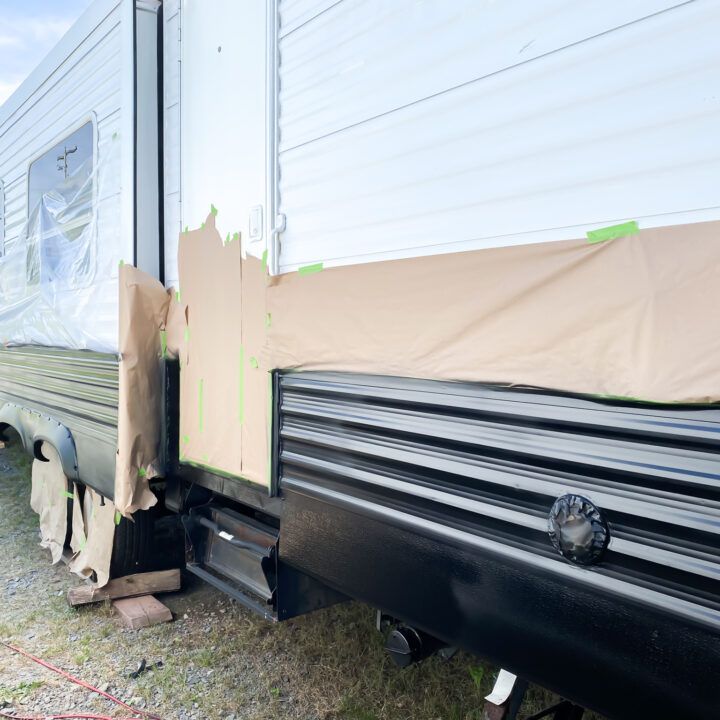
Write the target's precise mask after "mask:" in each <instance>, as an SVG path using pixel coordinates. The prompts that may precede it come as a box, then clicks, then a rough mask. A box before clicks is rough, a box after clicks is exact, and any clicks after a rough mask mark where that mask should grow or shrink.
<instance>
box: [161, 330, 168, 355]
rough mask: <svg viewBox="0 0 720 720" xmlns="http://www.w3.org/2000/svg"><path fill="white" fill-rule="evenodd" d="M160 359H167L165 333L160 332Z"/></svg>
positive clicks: (163, 331)
mask: <svg viewBox="0 0 720 720" xmlns="http://www.w3.org/2000/svg"><path fill="white" fill-rule="evenodd" d="M160 357H161V358H162V359H163V360H164V359H165V358H166V357H167V331H166V330H161V331H160Z"/></svg>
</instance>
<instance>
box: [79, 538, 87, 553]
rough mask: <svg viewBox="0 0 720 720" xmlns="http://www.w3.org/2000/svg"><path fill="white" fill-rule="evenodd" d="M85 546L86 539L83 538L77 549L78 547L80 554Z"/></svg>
mask: <svg viewBox="0 0 720 720" xmlns="http://www.w3.org/2000/svg"><path fill="white" fill-rule="evenodd" d="M86 545H87V538H83V539H82V540H81V541H80V545H79V547H80V552H82V551H83V550H84V549H85V546H86Z"/></svg>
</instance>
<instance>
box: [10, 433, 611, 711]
mask: <svg viewBox="0 0 720 720" xmlns="http://www.w3.org/2000/svg"><path fill="white" fill-rule="evenodd" d="M29 475H30V465H29V461H28V459H27V458H26V457H25V456H24V455H23V454H22V453H21V451H20V449H19V447H18V443H17V442H15V443H13V444H11V445H10V446H9V447H8V448H7V449H5V450H0V498H2V502H1V503H0V557H1V558H2V560H0V593H1V594H2V604H1V605H0V639H2V640H5V641H7V642H11V643H13V644H15V645H18V646H20V647H22V648H23V649H25V650H27V651H28V652H31V653H33V654H34V655H37V656H39V657H41V658H43V659H44V660H46V661H49V662H51V663H53V664H55V665H57V666H59V667H61V668H62V669H64V670H65V671H67V672H70V673H72V674H73V675H75V676H77V677H80V678H82V679H83V680H85V681H86V682H89V683H91V684H93V685H94V686H95V687H98V688H100V689H101V690H105V691H106V692H110V693H111V694H113V695H115V696H117V697H119V698H120V699H122V700H124V701H125V702H127V703H128V704H130V705H132V706H133V707H136V708H141V709H146V710H149V711H152V712H153V713H155V714H157V715H159V716H161V717H162V718H165V719H166V720H175V719H177V720H189V719H190V718H192V719H195V718H198V719H199V718H202V719H209V720H264V719H266V718H267V719H269V718H282V719H283V720H405V719H407V720H410V719H412V720H479V718H480V717H481V711H480V709H481V707H482V698H483V696H484V695H486V694H487V693H488V692H489V691H490V688H491V685H492V682H493V679H494V676H495V670H494V669H493V668H491V667H489V666H485V665H482V664H481V663H479V661H478V660H477V659H476V658H473V657H471V656H469V655H466V654H463V653H458V654H457V655H456V656H455V657H453V658H452V659H451V660H448V661H444V660H441V659H440V658H437V657H434V658H430V659H429V660H426V661H424V662H422V663H420V664H418V665H415V666H413V667H411V668H409V669H407V670H398V669H397V668H395V667H394V666H393V664H392V661H390V660H389V658H388V657H387V656H386V654H385V653H384V651H383V649H382V638H381V637H380V636H379V634H378V633H377V632H376V631H375V629H374V612H373V610H372V609H371V608H368V607H366V606H363V605H360V604H355V603H353V604H347V605H343V606H338V607H335V608H330V609H328V610H325V611H321V612H317V613H313V614H312V615H309V616H306V617H302V618H298V619H297V620H294V621H290V622H287V623H282V624H280V625H277V626H273V625H271V624H269V623H267V622H265V621H263V620H261V619H259V618H257V617H255V616H254V615H252V614H251V613H249V612H248V611H246V610H245V609H244V608H242V607H240V606H239V605H237V604H236V603H234V602H233V601H232V600H229V599H228V598H227V597H225V596H224V595H223V594H221V593H219V592H217V591H216V590H214V589H213V588H211V587H209V586H207V585H205V584H203V583H201V582H199V581H196V580H195V579H194V578H193V577H188V576H184V578H183V583H184V588H183V590H182V592H179V593H173V594H169V595H163V596H161V599H162V601H163V602H164V603H165V604H166V605H167V606H168V607H169V608H170V609H171V610H172V612H173V615H174V618H175V620H174V622H172V623H167V624H164V625H159V626H155V627H152V628H145V629H142V630H139V631H135V632H133V631H129V630H126V629H124V628H122V627H121V626H120V625H119V624H118V622H117V620H116V618H115V617H114V616H113V611H112V609H111V607H110V606H109V605H106V604H105V605H103V604H101V605H94V606H91V607H84V608H81V609H71V608H70V607H68V605H67V603H66V600H65V596H66V593H67V590H68V589H69V588H70V587H73V586H76V585H78V584H80V582H81V580H80V579H79V578H77V577H76V576H74V575H71V574H70V573H69V572H68V570H67V568H66V567H65V566H64V565H62V564H60V565H56V566H52V565H50V561H49V552H48V551H46V550H43V549H42V548H40V546H39V544H38V542H39V541H38V525H37V518H36V516H35V515H34V513H33V512H32V510H31V509H30V503H29V500H30V480H29ZM143 659H145V660H146V661H147V663H148V664H151V663H156V662H158V661H162V663H163V666H162V667H161V668H159V669H155V670H152V671H148V672H145V673H143V674H142V675H140V676H139V677H138V678H137V679H131V678H130V677H129V674H130V673H131V672H132V671H134V670H136V668H137V666H138V664H139V663H140V661H141V660H143ZM553 700H554V698H553V697H552V696H550V695H549V694H547V693H545V692H543V691H541V690H540V689H538V688H533V689H532V691H531V692H530V694H529V698H528V700H527V701H526V705H525V711H526V712H527V713H529V712H531V711H534V710H536V709H538V708H539V707H542V706H544V705H545V704H548V703H550V702H551V701H553ZM0 708H4V712H9V711H10V710H14V711H15V712H17V713H18V714H21V715H33V714H35V715H38V714H39V715H42V714H50V713H61V712H62V713H75V714H78V713H82V712H86V713H96V714H106V715H110V716H112V717H117V718H123V717H125V718H126V717H128V716H129V713H128V712H127V711H126V710H123V709H122V708H119V707H118V706H116V705H113V704H112V703H111V702H110V701H108V700H105V699H104V698H102V697H100V696H98V695H95V694H93V693H90V692H89V691H87V690H85V689H83V688H81V687H78V686H76V685H73V684H71V683H69V682H68V681H67V680H65V679H63V678H62V677H60V676H58V675H55V674H54V673H52V672H50V671H48V670H46V669H44V668H42V667H40V666H38V665H37V664H35V663H33V662H32V661H30V660H27V659H25V658H23V657H21V656H19V655H16V654H14V653H13V652H12V651H10V650H8V649H7V648H5V647H2V646H0ZM524 714H525V713H523V715H524ZM586 717H587V718H588V720H593V719H594V720H602V719H601V718H599V717H598V716H594V715H590V714H588V715H586Z"/></svg>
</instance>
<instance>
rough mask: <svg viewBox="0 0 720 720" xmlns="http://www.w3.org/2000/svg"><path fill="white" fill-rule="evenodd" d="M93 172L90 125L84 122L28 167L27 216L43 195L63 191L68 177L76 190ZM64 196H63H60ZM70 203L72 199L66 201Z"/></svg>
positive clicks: (91, 128)
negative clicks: (71, 179) (73, 180)
mask: <svg viewBox="0 0 720 720" xmlns="http://www.w3.org/2000/svg"><path fill="white" fill-rule="evenodd" d="M92 172H93V124H92V122H87V123H85V124H84V125H83V126H82V127H81V128H79V129H77V130H75V132H73V133H71V134H70V135H68V136H67V137H66V138H64V139H63V140H61V141H60V142H59V143H57V145H54V146H53V147H51V148H50V150H48V151H47V152H45V153H44V154H43V155H41V156H40V157H39V158H38V159H37V160H35V161H33V162H32V163H31V165H30V171H29V177H28V215H29V216H30V215H32V213H33V211H34V210H35V209H36V208H37V207H38V205H39V204H40V202H41V200H42V199H43V196H44V195H45V194H47V193H49V192H51V191H53V190H59V191H62V189H63V188H64V187H65V186H67V185H68V180H69V179H70V178H73V179H75V180H76V181H77V182H74V183H72V185H73V186H74V187H76V188H77V189H78V190H80V189H81V188H82V186H83V185H84V184H85V183H84V182H83V181H85V180H88V179H89V178H90V177H91V176H92ZM62 194H63V195H65V194H66V193H64V192H63V193H62ZM67 200H71V198H67Z"/></svg>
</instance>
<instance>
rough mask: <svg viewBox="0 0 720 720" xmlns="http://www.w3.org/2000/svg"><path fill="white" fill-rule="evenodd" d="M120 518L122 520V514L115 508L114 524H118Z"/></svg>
mask: <svg viewBox="0 0 720 720" xmlns="http://www.w3.org/2000/svg"><path fill="white" fill-rule="evenodd" d="M121 520H122V515H121V514H120V511H119V510H116V511H115V524H116V525H119V524H120V521H121Z"/></svg>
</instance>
